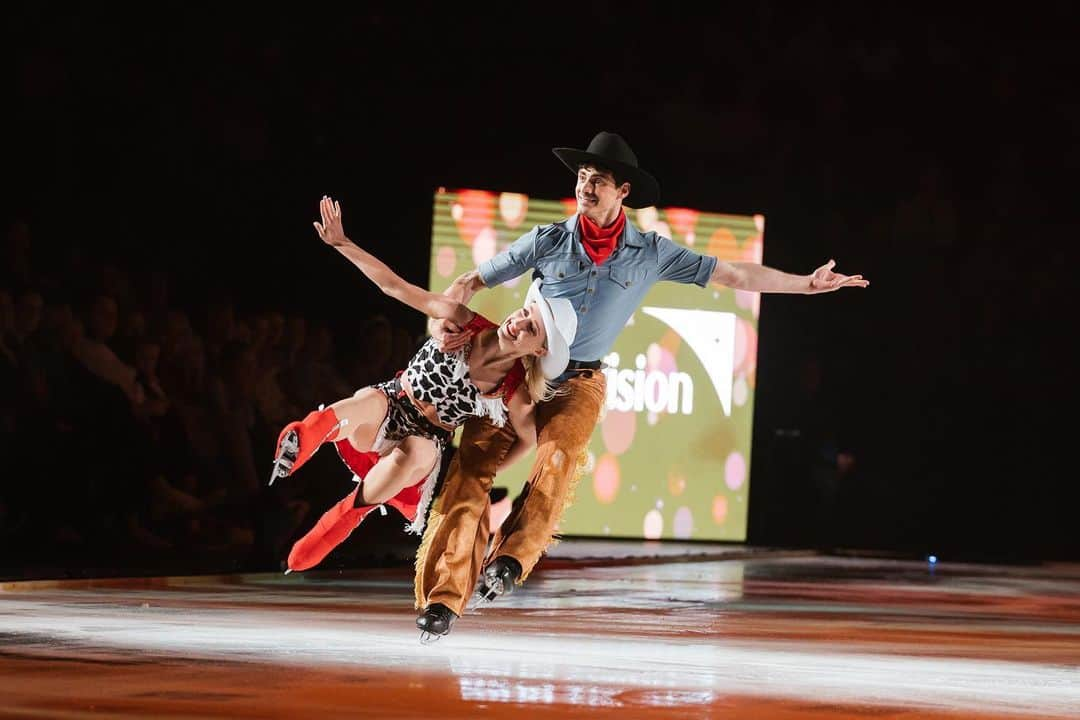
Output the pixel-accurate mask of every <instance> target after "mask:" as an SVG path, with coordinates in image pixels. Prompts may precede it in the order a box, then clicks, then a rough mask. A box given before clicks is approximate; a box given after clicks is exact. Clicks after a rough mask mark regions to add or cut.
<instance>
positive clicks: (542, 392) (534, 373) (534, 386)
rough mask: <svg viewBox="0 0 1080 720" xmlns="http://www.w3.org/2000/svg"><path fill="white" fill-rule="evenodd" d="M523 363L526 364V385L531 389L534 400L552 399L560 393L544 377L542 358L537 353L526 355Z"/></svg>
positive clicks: (522, 359) (530, 393) (522, 360)
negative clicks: (541, 365) (541, 364)
mask: <svg viewBox="0 0 1080 720" xmlns="http://www.w3.org/2000/svg"><path fill="white" fill-rule="evenodd" d="M521 364H522V365H524V366H525V387H527V388H528V389H529V395H531V396H532V399H533V402H543V401H544V400H550V399H551V398H553V397H555V395H557V394H558V389H557V388H556V387H555V385H553V384H552V383H551V382H549V381H548V379H547V378H546V377H544V370H543V369H542V368H541V367H540V358H539V357H537V356H536V355H524V356H523V357H522V358H521Z"/></svg>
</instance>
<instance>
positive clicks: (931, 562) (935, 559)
mask: <svg viewBox="0 0 1080 720" xmlns="http://www.w3.org/2000/svg"><path fill="white" fill-rule="evenodd" d="M926 559H927V560H928V561H929V562H930V564H931V565H933V564H935V563H936V562H937V555H931V556H930V557H928V558H926Z"/></svg>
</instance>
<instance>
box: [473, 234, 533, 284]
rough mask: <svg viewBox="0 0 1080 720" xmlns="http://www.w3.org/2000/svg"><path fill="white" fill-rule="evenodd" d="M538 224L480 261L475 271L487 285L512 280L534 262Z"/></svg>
mask: <svg viewBox="0 0 1080 720" xmlns="http://www.w3.org/2000/svg"><path fill="white" fill-rule="evenodd" d="M538 227H539V226H537V227H534V228H533V229H532V230H530V231H529V232H527V233H525V234H524V235H522V236H521V237H519V238H518V239H517V240H515V241H514V243H513V244H512V245H511V246H510V247H508V248H506V250H503V251H502V252H501V253H499V254H498V255H496V256H495V257H493V258H491V259H490V260H486V261H484V262H482V263H480V266H479V267H478V268H477V271H478V272H479V273H480V279H481V280H483V281H484V285H486V286H487V287H489V288H490V287H495V286H496V285H499V284H501V283H504V282H506V281H507V280H513V279H514V278H516V277H517V276H518V275H521V274H522V273H523V272H525V271H526V270H529V269H530V268H532V267H534V266H535V264H536V232H537V229H538Z"/></svg>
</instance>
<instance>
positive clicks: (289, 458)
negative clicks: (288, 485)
mask: <svg viewBox="0 0 1080 720" xmlns="http://www.w3.org/2000/svg"><path fill="white" fill-rule="evenodd" d="M299 454H300V438H299V437H298V436H297V434H296V431H295V430H291V431H289V433H288V434H287V435H286V436H285V437H284V438H282V440H281V445H280V447H278V456H277V457H276V458H274V467H273V469H271V470H270V485H273V484H274V481H275V480H277V479H278V478H279V477H288V476H289V475H290V474H292V469H293V463H295V462H296V458H297V456H298V455H299Z"/></svg>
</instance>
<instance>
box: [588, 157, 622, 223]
mask: <svg viewBox="0 0 1080 720" xmlns="http://www.w3.org/2000/svg"><path fill="white" fill-rule="evenodd" d="M629 194H630V183H622V184H621V185H616V184H615V177H614V176H613V175H612V174H611V173H610V172H608V171H606V170H600V169H598V168H595V167H593V166H592V165H583V166H581V167H580V168H579V169H578V174H577V187H576V188H575V189H574V195H575V197H576V198H577V205H578V212H579V213H581V214H582V215H587V216H588V217H589V219H590V220H597V219H600V218H604V219H606V218H608V217H609V216H610V215H612V214H613V212H614V211H615V210H616V209H617V208H618V207H620V206H621V205H622V201H623V198H625V197H626V196H627V195H629Z"/></svg>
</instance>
